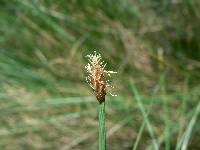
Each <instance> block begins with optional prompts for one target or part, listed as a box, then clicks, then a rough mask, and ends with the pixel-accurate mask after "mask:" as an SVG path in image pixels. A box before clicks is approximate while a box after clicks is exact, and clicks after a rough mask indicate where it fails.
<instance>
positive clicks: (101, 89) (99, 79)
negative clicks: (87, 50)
mask: <svg viewBox="0 0 200 150" xmlns="http://www.w3.org/2000/svg"><path fill="white" fill-rule="evenodd" d="M86 57H88V61H89V63H88V64H87V65H86V66H85V68H86V70H87V72H88V73H89V75H88V76H87V77H86V81H87V83H88V84H89V85H90V87H91V88H92V89H93V90H94V94H95V96H96V98H97V100H98V101H99V103H102V102H104V101H105V96H106V88H107V87H112V86H111V85H110V84H109V83H108V82H109V81H108V80H106V77H107V76H109V77H110V76H111V74H112V73H117V72H114V71H107V70H105V67H106V64H104V62H103V61H102V60H101V55H100V54H97V53H96V51H95V52H94V54H90V55H87V56H86ZM110 94H111V93H110ZM111 95H112V96H116V95H113V94H111Z"/></svg>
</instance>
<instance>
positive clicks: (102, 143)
mask: <svg viewBox="0 0 200 150" xmlns="http://www.w3.org/2000/svg"><path fill="white" fill-rule="evenodd" d="M99 150H106V130H105V102H102V103H101V104H99Z"/></svg>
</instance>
